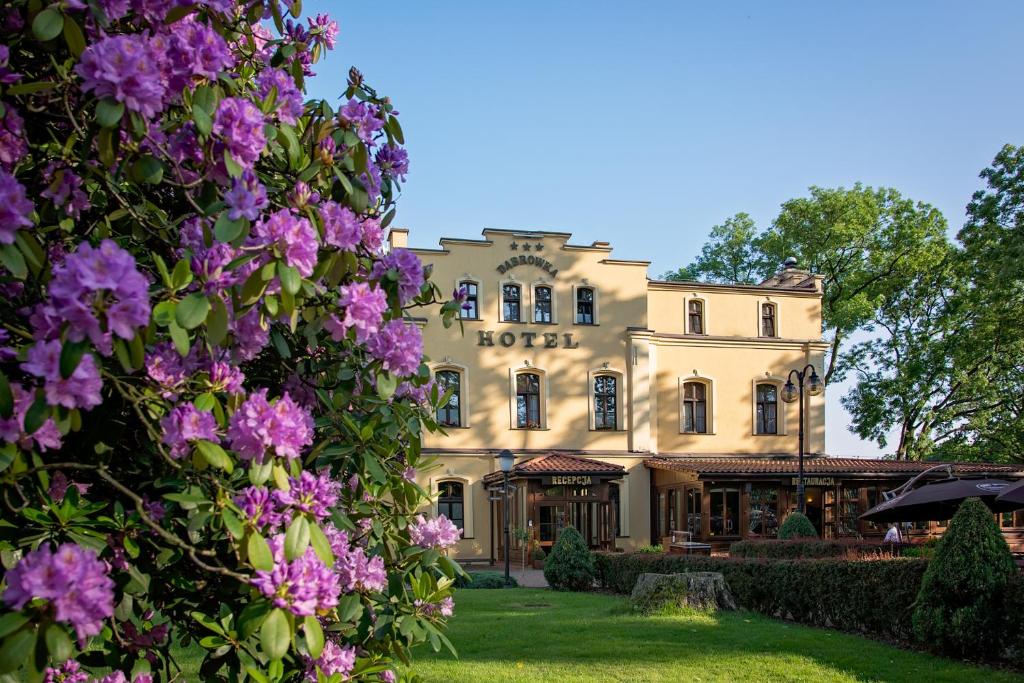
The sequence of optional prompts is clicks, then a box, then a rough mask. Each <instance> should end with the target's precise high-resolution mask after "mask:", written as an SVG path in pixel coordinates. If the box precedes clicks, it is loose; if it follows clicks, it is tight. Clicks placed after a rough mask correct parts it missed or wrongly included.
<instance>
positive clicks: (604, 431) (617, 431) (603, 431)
mask: <svg viewBox="0 0 1024 683" xmlns="http://www.w3.org/2000/svg"><path fill="white" fill-rule="evenodd" d="M590 431H592V432H596V433H598V434H624V433H626V431H628V430H625V429H598V428H597V427H591V428H590Z"/></svg>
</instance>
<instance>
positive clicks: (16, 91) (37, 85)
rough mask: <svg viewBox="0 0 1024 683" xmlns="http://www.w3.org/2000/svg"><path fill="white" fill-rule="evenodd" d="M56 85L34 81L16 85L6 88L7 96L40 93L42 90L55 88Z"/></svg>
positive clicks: (50, 82) (51, 82) (49, 82)
mask: <svg viewBox="0 0 1024 683" xmlns="http://www.w3.org/2000/svg"><path fill="white" fill-rule="evenodd" d="M56 87H57V84H56V83H54V82H53V81H34V82H32V83H17V84H15V85H12V86H11V87H9V88H7V94H8V95H30V94H32V93H36V92H42V91H44V90H51V89H52V88H56Z"/></svg>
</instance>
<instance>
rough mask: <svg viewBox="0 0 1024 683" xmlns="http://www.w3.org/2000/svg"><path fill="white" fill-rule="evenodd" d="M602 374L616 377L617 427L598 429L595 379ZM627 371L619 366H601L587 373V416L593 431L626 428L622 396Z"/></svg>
mask: <svg viewBox="0 0 1024 683" xmlns="http://www.w3.org/2000/svg"><path fill="white" fill-rule="evenodd" d="M601 376H609V377H614V378H615V429H598V428H597V416H596V415H595V414H594V401H595V399H596V398H597V395H596V392H595V391H594V381H595V380H596V379H597V378H598V377H601ZM625 377H626V373H624V372H623V371H622V370H619V369H618V368H612V367H604V366H602V367H600V368H594V369H593V370H590V371H589V372H588V373H587V416H588V420H589V424H590V431H592V432H621V431H623V430H624V429H625V427H624V425H625V418H626V416H625V415H624V414H623V403H622V396H623V391H624V386H623V384H624V382H625Z"/></svg>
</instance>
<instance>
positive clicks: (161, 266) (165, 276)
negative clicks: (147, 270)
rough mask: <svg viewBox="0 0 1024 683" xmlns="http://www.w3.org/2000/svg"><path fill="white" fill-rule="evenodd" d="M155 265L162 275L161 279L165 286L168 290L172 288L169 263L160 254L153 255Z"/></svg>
mask: <svg viewBox="0 0 1024 683" xmlns="http://www.w3.org/2000/svg"><path fill="white" fill-rule="evenodd" d="M153 263H155V264H156V270H157V272H158V273H160V279H161V280H163V281H164V286H165V287H167V288H168V289H170V288H171V273H170V271H168V270H167V263H166V262H165V261H164V260H163V258H162V257H161V256H160V254H156V253H154V254H153Z"/></svg>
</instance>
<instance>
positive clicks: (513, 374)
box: [508, 365, 549, 432]
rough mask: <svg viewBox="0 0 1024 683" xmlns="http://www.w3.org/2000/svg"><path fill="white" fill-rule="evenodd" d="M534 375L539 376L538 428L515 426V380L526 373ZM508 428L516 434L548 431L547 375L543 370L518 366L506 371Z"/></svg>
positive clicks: (528, 366)
mask: <svg viewBox="0 0 1024 683" xmlns="http://www.w3.org/2000/svg"><path fill="white" fill-rule="evenodd" d="M530 372H532V373H534V374H536V375H539V376H540V427H537V428H536V429H531V428H529V427H520V426H518V425H517V420H516V418H517V413H516V378H517V377H518V376H519V375H522V374H526V373H530ZM508 388H509V396H508V428H509V429H512V430H515V431H518V432H542V431H547V429H548V392H549V388H548V373H547V370H544V369H543V368H538V367H536V366H534V365H520V366H519V367H516V368H509V371H508Z"/></svg>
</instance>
